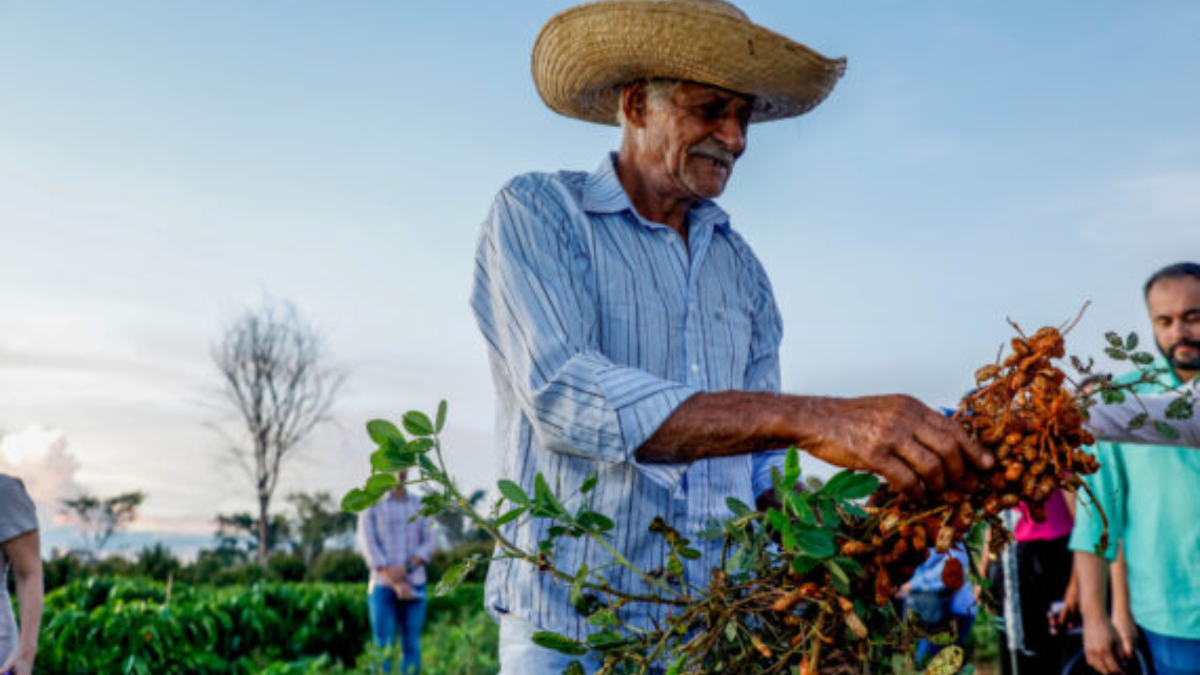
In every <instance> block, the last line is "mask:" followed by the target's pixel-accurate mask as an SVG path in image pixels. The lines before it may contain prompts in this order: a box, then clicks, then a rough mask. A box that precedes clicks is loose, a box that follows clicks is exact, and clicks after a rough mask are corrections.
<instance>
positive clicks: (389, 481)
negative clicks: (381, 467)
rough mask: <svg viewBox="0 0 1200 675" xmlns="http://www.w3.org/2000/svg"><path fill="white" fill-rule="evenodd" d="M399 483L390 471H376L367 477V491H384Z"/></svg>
mask: <svg viewBox="0 0 1200 675" xmlns="http://www.w3.org/2000/svg"><path fill="white" fill-rule="evenodd" d="M399 484H400V481H398V480H396V476H395V475H394V474H390V473H377V474H375V475H374V476H371V477H370V478H368V479H367V486H366V489H367V492H371V493H384V492H387V491H388V490H391V489H392V488H394V487H396V486H397V485H399Z"/></svg>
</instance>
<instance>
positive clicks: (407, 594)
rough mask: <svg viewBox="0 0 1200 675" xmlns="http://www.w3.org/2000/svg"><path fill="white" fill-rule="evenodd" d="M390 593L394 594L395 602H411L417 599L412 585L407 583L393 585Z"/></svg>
mask: <svg viewBox="0 0 1200 675" xmlns="http://www.w3.org/2000/svg"><path fill="white" fill-rule="evenodd" d="M392 591H394V592H395V593H396V599H397V600H412V599H414V598H416V597H417V594H416V592H415V591H413V587H412V584H410V583H408V582H407V581H401V582H400V583H397V584H394V585H393V586H392Z"/></svg>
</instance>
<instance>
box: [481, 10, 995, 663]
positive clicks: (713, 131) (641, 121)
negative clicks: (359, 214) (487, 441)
mask: <svg viewBox="0 0 1200 675" xmlns="http://www.w3.org/2000/svg"><path fill="white" fill-rule="evenodd" d="M843 68H844V61H842V60H832V59H827V58H825V57H823V56H821V55H819V54H817V53H816V52H814V51H812V50H810V49H808V48H807V47H805V46H803V45H800V44H798V43H796V42H793V41H791V40H789V39H787V38H784V37H783V36H780V35H778V34H776V33H773V32H771V31H768V30H766V29H764V28H761V27H759V26H757V25H755V24H753V23H751V22H750V21H749V20H748V19H747V18H746V17H745V15H744V14H742V12H741V11H740V10H738V9H737V8H735V7H733V6H732V5H728V4H726V3H723V2H717V1H716V0H707V1H701V0H687V1H684V0H675V1H663V2H657V3H654V2H638V3H631V2H600V3H593V4H589V5H583V6H579V7H575V8H572V9H569V10H567V11H565V12H563V13H561V14H559V15H557V16H556V17H554V18H553V19H551V20H550V22H549V23H548V24H547V25H546V26H545V27H544V28H543V30H542V32H541V34H540V35H539V37H538V40H537V43H536V45H535V46H534V53H533V76H534V81H535V83H536V85H537V88H538V91H539V93H540V94H541V96H542V98H543V100H544V101H545V102H546V103H547V104H548V105H549V106H550V107H551V108H552V109H554V110H556V111H558V112H560V113H562V114H565V115H567V116H570V117H575V118H578V119H582V120H585V121H590V122H598V123H605V124H616V123H619V124H620V125H621V126H622V138H621V145H620V151H619V152H618V153H615V154H612V155H610V156H606V157H605V158H604V159H603V160H602V161H601V163H600V166H599V167H598V168H597V169H596V170H595V171H594V172H592V173H582V172H570V171H563V172H559V173H555V174H525V175H522V176H518V177H517V178H515V179H513V180H512V181H510V182H509V183H508V184H507V185H506V186H505V187H504V188H503V189H502V190H501V191H500V194H499V195H498V196H497V197H496V200H495V203H494V205H493V207H492V210H491V213H490V214H489V216H488V218H487V220H486V222H485V223H484V225H483V231H482V234H481V237H480V242H479V248H478V253H477V258H476V269H475V283H474V288H473V292H472V298H471V304H472V307H473V309H474V311H475V314H476V318H477V321H478V323H479V326H480V329H481V331H482V333H483V335H484V338H485V339H486V341H487V344H488V348H489V356H490V361H491V366H492V373H493V380H494V384H495V388H496V394H497V398H496V400H497V407H498V410H497V452H498V454H499V471H500V475H501V476H502V477H504V478H507V479H511V480H513V481H516V482H517V483H519V484H520V485H522V486H523V487H524V488H525V489H526V491H528V492H532V491H533V484H534V477H535V475H537V474H538V473H542V474H544V475H545V476H546V477H547V478H548V480H549V483H550V484H551V485H557V486H558V487H559V490H560V493H561V494H562V495H571V494H574V493H577V491H578V490H579V487H580V485H581V483H582V482H583V481H584V479H585V478H586V477H587V476H588V475H589V474H592V473H593V472H595V473H596V474H597V476H598V480H599V482H598V484H597V486H596V488H595V489H594V491H592V492H591V493H589V494H588V499H590V505H591V508H592V509H593V510H596V511H599V512H602V513H606V514H610V515H612V516H614V518H615V520H616V522H617V526H616V529H615V530H613V532H612V533H611V535H612V538H611V541H612V544H613V546H615V547H616V549H617V550H619V551H620V552H621V554H622V555H624V556H625V557H626V558H627V559H628V560H629V561H631V562H633V563H634V564H635V565H637V566H638V567H640V568H641V569H643V570H654V569H658V568H661V567H662V566H663V564H664V559H663V549H662V545H661V540H660V539H658V538H657V537H655V536H654V535H651V534H648V532H647V530H648V527H649V525H650V523H651V522H652V521H653V520H654V519H655V518H656V517H661V518H663V519H664V520H665V521H666V522H668V523H669V524H670V525H671V526H673V527H674V528H676V529H677V530H680V531H682V532H685V533H688V532H694V531H696V530H698V529H700V528H702V527H704V526H705V525H706V524H707V523H708V522H709V521H710V519H714V518H716V519H721V518H724V517H726V516H728V513H727V511H726V506H725V504H726V499H727V498H728V497H736V498H738V499H740V500H742V501H744V502H748V503H753V502H754V501H755V498H756V497H757V496H759V495H760V494H763V493H765V492H768V491H769V489H770V481H769V477H770V468H771V466H772V464H773V463H778V461H779V453H778V452H775V453H771V452H769V451H772V450H778V449H779V448H786V447H788V446H790V445H796V446H799V447H801V448H803V449H804V450H805V451H806V452H808V453H809V454H811V455H813V456H816V457H819V458H821V459H824V460H826V461H829V462H832V463H833V464H837V465H839V466H843V467H849V468H854V469H864V470H868V471H873V472H876V473H880V474H882V475H883V476H884V477H886V478H887V479H888V480H890V481H891V482H892V483H893V484H895V485H897V486H899V487H900V488H902V489H929V490H940V489H942V488H943V486H945V485H946V484H947V482H948V481H953V480H955V478H956V477H958V476H960V475H961V473H962V471H963V468H964V465H965V464H966V463H968V462H970V463H974V464H977V465H979V466H984V467H986V466H990V465H991V463H992V461H993V460H992V458H991V457H990V456H989V455H987V453H986V452H985V451H984V450H983V449H981V448H980V447H978V446H977V445H975V444H973V443H972V442H971V441H970V440H968V439H967V438H966V436H965V435H964V434H963V433H962V431H961V429H959V428H958V427H957V426H956V425H954V424H953V423H951V422H949V421H948V420H946V419H945V418H944V417H943V416H942V415H940V414H938V413H936V412H934V411H932V410H930V409H928V408H926V407H925V406H924V405H922V404H920V403H919V402H917V401H916V400H914V399H912V398H910V397H906V396H878V397H867V398H855V399H837V398H825V397H806V396H789V395H782V394H780V393H779V353H778V348H779V343H780V339H781V335H782V328H781V323H780V316H779V312H778V310H777V308H776V304H775V299H774V296H773V293H772V290H771V284H770V282H769V281H768V279H767V275H766V272H765V271H764V270H763V268H762V266H761V265H760V263H759V261H758V259H757V258H756V257H755V255H754V253H753V252H752V251H751V250H750V247H749V246H748V245H747V244H746V242H745V241H744V240H743V239H742V238H741V236H740V235H739V234H738V233H737V232H736V231H735V230H734V229H733V227H732V225H731V222H730V218H729V216H728V215H727V214H726V213H725V212H724V211H723V210H722V209H721V208H720V207H719V206H717V205H716V204H715V203H714V202H713V201H712V200H713V199H714V198H716V197H717V196H719V195H720V194H721V193H722V192H723V191H724V189H725V185H726V183H727V181H728V180H729V177H730V175H731V173H732V171H733V168H734V166H735V164H736V162H737V159H738V158H739V157H740V156H741V155H742V153H743V152H744V151H745V149H746V140H747V130H748V126H749V125H750V124H752V123H755V122H763V121H768V120H774V119H782V118H787V117H792V116H796V115H799V114H801V113H804V112H806V111H808V110H810V109H811V108H813V107H814V106H816V105H817V104H818V103H819V102H820V101H821V100H822V99H823V98H824V97H825V96H826V95H827V94H828V93H829V91H830V90H831V89H832V87H833V86H834V84H835V83H836V81H837V80H838V78H839V77H840V76H841V73H842V71H843ZM506 535H507V536H509V537H511V538H512V540H513V541H514V542H516V543H517V544H519V545H522V546H524V547H526V548H528V549H536V547H537V542H539V541H540V540H542V539H543V538H544V537H545V535H546V525H544V524H543V523H542V522H541V521H536V520H535V521H533V522H531V523H520V524H517V523H513V524H510V525H509V526H508V529H507V530H506ZM555 556H556V558H555V559H556V562H557V564H558V565H559V566H560V567H562V568H564V569H568V570H574V569H577V568H578V567H579V566H580V565H582V564H586V565H587V566H588V568H589V569H592V570H596V569H601V568H603V569H605V572H606V573H607V574H608V576H609V581H610V583H612V584H614V585H616V586H618V587H620V588H623V589H626V590H628V591H631V592H645V591H646V590H647V589H646V588H645V587H644V586H643V585H642V584H641V581H640V580H639V579H638V578H636V575H635V574H634V573H633V572H631V571H629V570H627V569H624V568H621V567H614V566H611V565H609V563H610V562H611V559H610V558H609V557H608V556H607V554H606V553H605V552H604V551H603V550H602V549H601V548H600V547H597V546H593V545H590V544H589V543H588V542H586V541H576V540H568V541H560V542H559V543H558V545H557V547H556V549H555ZM719 561H720V547H719V546H718V545H716V544H707V545H705V546H702V547H701V556H700V558H699V559H697V560H691V561H688V563H687V567H686V571H685V573H686V576H687V579H688V581H689V583H691V584H695V585H705V584H706V583H707V580H708V579H709V577H710V571H711V569H712V568H713V567H714V566H717V565H719ZM569 590H570V589H569V586H568V585H567V584H563V583H560V582H558V581H556V580H554V579H552V578H551V577H550V576H549V575H544V574H539V573H538V571H537V570H536V569H533V568H532V567H530V566H527V565H524V564H522V563H519V562H515V561H511V560H501V561H496V562H494V563H493V564H492V566H491V568H490V571H489V575H488V586H487V597H486V602H487V604H488V607H489V609H490V610H491V611H492V612H493V614H494V615H495V616H497V617H498V619H499V621H500V630H501V647H500V661H501V671H502V672H503V673H506V674H510V675H511V674H515V673H550V672H561V670H562V667H563V666H565V662H564V660H563V658H562V657H559V656H558V655H557V654H554V653H551V652H548V651H546V650H543V649H541V648H540V647H537V646H535V645H534V644H533V643H532V641H531V639H530V637H531V635H532V633H533V632H534V631H535V630H538V629H547V630H554V631H557V632H561V633H565V634H568V635H572V636H575V637H580V636H583V635H586V634H587V633H588V632H589V628H590V627H589V626H588V625H587V623H586V621H584V620H582V618H581V617H580V616H578V615H577V614H576V612H575V611H574V609H572V606H571V603H570V601H569ZM658 611H659V610H658V609H656V608H654V607H646V606H643V605H636V604H635V605H631V606H629V607H627V608H625V610H623V613H622V616H623V619H624V620H625V621H626V622H627V623H630V624H632V625H643V626H645V625H649V624H651V622H652V621H653V620H655V619H658V618H661V617H660V616H659V615H657V614H656V612H658ZM556 668H557V669H558V670H557V671H556V670H555V669H556Z"/></svg>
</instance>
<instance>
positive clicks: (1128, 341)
mask: <svg viewBox="0 0 1200 675" xmlns="http://www.w3.org/2000/svg"><path fill="white" fill-rule="evenodd" d="M1137 346H1138V336H1137V333H1130V334H1129V337H1127V338H1125V351H1127V352H1131V351H1133V350H1135V349H1137Z"/></svg>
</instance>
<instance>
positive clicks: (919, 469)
mask: <svg viewBox="0 0 1200 675" xmlns="http://www.w3.org/2000/svg"><path fill="white" fill-rule="evenodd" d="M797 405H798V406H800V407H801V408H800V410H798V411H797V414H800V415H803V416H804V418H805V423H804V425H805V426H807V427H810V428H811V429H812V430H813V433H812V434H811V437H810V438H808V439H805V440H802V441H801V445H802V447H803V448H804V449H805V450H806V451H808V453H809V454H811V455H813V456H815V457H819V458H821V459H823V460H825V461H826V462H829V463H830V464H836V465H837V466H841V467H845V468H847V469H860V470H865V471H871V472H874V473H877V474H879V475H881V476H883V477H884V478H886V479H887V480H888V482H889V483H891V484H892V485H893V486H894V487H895V488H897V489H898V490H902V491H909V490H919V489H921V488H922V487H924V488H926V489H929V490H932V491H934V492H938V491H941V490H943V489H944V488H945V487H946V485H947V483H948V482H951V481H957V480H958V479H959V478H961V477H962V475H963V470H964V468H965V465H966V463H967V462H970V463H971V464H974V465H975V466H977V467H980V468H983V469H988V468H991V467H992V466H993V465H994V464H995V459H994V458H993V457H992V455H991V453H989V452H988V451H987V450H985V449H984V448H983V447H982V446H980V445H979V444H978V443H976V442H974V441H972V440H971V439H970V438H968V437H967V434H966V432H964V431H963V429H962V427H960V426H959V425H958V424H957V423H955V422H953V421H951V420H949V419H947V418H946V417H944V416H943V415H941V414H939V413H937V412H934V411H933V410H931V409H929V408H928V407H926V406H925V405H923V404H921V403H920V402H919V401H917V400H916V399H914V398H912V397H909V396H899V395H896V396H868V397H864V398H850V399H836V398H827V399H801V400H800V402H799V403H798V404H797Z"/></svg>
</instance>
